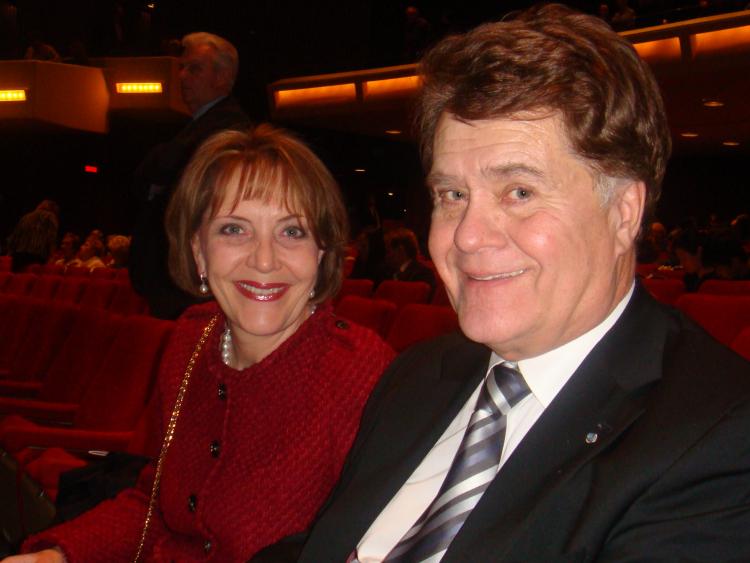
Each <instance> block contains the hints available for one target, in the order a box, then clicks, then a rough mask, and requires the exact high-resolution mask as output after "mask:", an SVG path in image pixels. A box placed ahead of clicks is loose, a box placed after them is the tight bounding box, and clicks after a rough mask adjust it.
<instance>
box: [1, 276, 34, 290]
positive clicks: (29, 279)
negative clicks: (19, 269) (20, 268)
mask: <svg viewBox="0 0 750 563" xmlns="http://www.w3.org/2000/svg"><path fill="white" fill-rule="evenodd" d="M36 278H37V276H36V274H29V273H18V274H12V275H11V276H10V278H9V279H8V281H7V282H6V283H5V288H4V290H3V291H4V293H7V294H8V295H26V294H27V293H29V291H30V290H31V287H32V286H33V285H34V282H35V281H36Z"/></svg>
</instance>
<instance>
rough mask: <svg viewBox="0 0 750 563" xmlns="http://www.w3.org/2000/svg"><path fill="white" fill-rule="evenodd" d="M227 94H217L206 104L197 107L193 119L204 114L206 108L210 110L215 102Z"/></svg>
mask: <svg viewBox="0 0 750 563" xmlns="http://www.w3.org/2000/svg"><path fill="white" fill-rule="evenodd" d="M227 97H228V96H219V97H218V98H216V99H215V100H211V101H210V102H208V103H207V104H203V105H202V106H201V107H199V108H198V111H196V112H195V113H194V114H193V121H195V120H196V119H198V118H199V117H201V116H202V115H204V114H205V113H206V112H207V111H208V110H210V109H211V108H212V107H214V106H215V105H216V104H218V103H219V102H220V101H221V100H223V99H225V98H227Z"/></svg>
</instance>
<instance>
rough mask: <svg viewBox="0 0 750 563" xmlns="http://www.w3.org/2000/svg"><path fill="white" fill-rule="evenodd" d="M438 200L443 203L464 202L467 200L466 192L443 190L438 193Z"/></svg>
mask: <svg viewBox="0 0 750 563" xmlns="http://www.w3.org/2000/svg"><path fill="white" fill-rule="evenodd" d="M437 198H438V199H440V200H443V201H448V202H450V201H462V200H465V199H466V192H464V191H461V190H442V191H440V192H438V193H437Z"/></svg>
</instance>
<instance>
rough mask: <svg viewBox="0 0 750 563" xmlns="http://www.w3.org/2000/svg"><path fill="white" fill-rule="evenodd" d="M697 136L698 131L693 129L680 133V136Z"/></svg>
mask: <svg viewBox="0 0 750 563" xmlns="http://www.w3.org/2000/svg"><path fill="white" fill-rule="evenodd" d="M697 136H698V133H693V132H691V131H686V132H684V133H680V137H685V138H686V139H694V138H695V137H697Z"/></svg>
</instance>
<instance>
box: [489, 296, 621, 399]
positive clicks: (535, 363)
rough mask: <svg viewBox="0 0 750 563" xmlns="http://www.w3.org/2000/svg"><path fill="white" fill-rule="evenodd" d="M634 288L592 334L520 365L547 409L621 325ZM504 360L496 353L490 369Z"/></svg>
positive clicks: (530, 386)
mask: <svg viewBox="0 0 750 563" xmlns="http://www.w3.org/2000/svg"><path fill="white" fill-rule="evenodd" d="M634 288H635V284H634V283H633V284H632V285H631V286H630V290H629V291H628V292H627V294H625V296H624V297H623V298H622V299H621V300H620V302H619V303H618V304H617V306H616V307H615V308H614V309H612V312H610V314H609V315H607V317H606V318H605V319H604V320H603V321H602V322H601V323H599V324H598V325H596V326H595V327H594V328H592V329H591V330H589V331H588V332H586V333H584V334H582V335H581V336H579V337H578V338H575V339H574V340H571V341H570V342H567V343H565V344H563V345H562V346H560V347H558V348H555V349H554V350H550V351H549V352H545V353H544V354H542V355H540V356H536V357H534V358H528V359H525V360H521V361H519V362H518V369H519V370H520V371H521V373H522V374H523V378H524V379H525V380H526V384H527V385H528V386H529V389H530V390H531V393H532V394H533V395H534V396H535V397H536V398H537V399H538V400H539V402H540V403H542V405H543V406H544V408H547V407H548V406H549V404H550V403H551V402H552V400H553V399H554V398H555V396H556V395H557V394H558V393H559V392H560V389H562V388H563V386H564V385H565V384H566V383H567V382H568V379H570V377H571V376H572V375H573V373H574V372H575V371H576V369H578V366H579V365H581V363H582V362H583V360H584V359H585V358H586V356H588V355H589V352H591V350H592V349H593V348H594V346H596V344H597V343H598V342H599V341H600V340H601V339H602V337H603V336H604V335H605V334H606V333H607V331H608V330H609V329H610V328H612V326H613V325H614V324H615V323H616V322H617V319H619V318H620V315H622V312H623V311H624V310H625V306H626V305H627V304H628V302H629V301H630V298H631V297H632V296H633V290H634ZM503 361H504V360H503V358H502V357H500V356H499V355H498V354H496V353H495V352H492V355H491V357H490V369H491V368H492V367H493V366H495V365H497V364H499V363H501V362H503Z"/></svg>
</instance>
